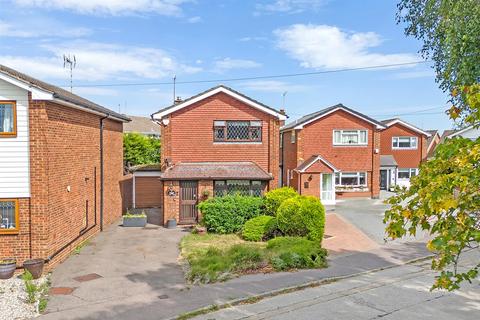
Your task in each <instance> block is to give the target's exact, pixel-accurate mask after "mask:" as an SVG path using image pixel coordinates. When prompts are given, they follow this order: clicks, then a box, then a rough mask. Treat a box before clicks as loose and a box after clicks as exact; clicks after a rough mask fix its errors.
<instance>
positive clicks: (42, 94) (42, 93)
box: [0, 72, 53, 100]
mask: <svg viewBox="0 0 480 320" xmlns="http://www.w3.org/2000/svg"><path fill="white" fill-rule="evenodd" d="M0 79H2V80H4V81H6V82H8V83H10V84H13V85H14V86H17V87H19V88H22V89H24V90H27V91H30V92H31V93H32V99H35V100H52V99H53V93H52V92H50V91H47V90H43V89H40V88H37V87H35V86H32V85H30V84H29V83H27V82H24V81H21V80H18V79H16V78H14V77H12V76H9V75H7V74H5V73H1V72H0Z"/></svg>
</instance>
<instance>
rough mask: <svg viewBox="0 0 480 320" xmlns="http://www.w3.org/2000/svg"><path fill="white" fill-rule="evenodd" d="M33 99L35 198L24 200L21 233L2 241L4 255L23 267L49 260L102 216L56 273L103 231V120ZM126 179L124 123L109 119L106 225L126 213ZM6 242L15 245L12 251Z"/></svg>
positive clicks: (32, 177)
mask: <svg viewBox="0 0 480 320" xmlns="http://www.w3.org/2000/svg"><path fill="white" fill-rule="evenodd" d="M29 99H30V102H29V129H30V187H31V198H30V199H21V200H20V212H19V214H20V233H19V235H17V236H11V237H10V238H7V239H8V240H7V242H5V241H1V245H0V250H1V251H0V254H1V255H2V256H4V255H13V256H15V258H17V260H18V262H19V263H20V264H21V262H22V261H23V260H24V259H26V258H30V257H32V258H47V257H49V256H50V255H52V254H54V253H55V252H56V251H57V250H59V249H60V248H62V247H63V246H64V245H66V244H67V243H68V242H70V241H71V240H72V239H75V238H76V237H77V236H79V234H80V231H81V230H83V229H86V228H88V227H91V226H93V225H94V223H95V212H96V216H97V218H96V220H97V226H96V227H95V228H93V229H91V230H90V231H89V232H86V233H84V234H83V236H82V237H80V238H79V239H78V240H77V241H76V242H74V243H72V244H71V245H70V246H69V247H68V248H67V249H66V250H64V251H62V252H61V253H60V254H58V255H57V256H56V257H55V258H54V259H53V260H52V261H51V263H50V264H49V265H48V268H52V267H53V266H54V265H55V264H56V263H58V262H59V261H61V260H62V259H64V258H65V257H66V256H68V254H69V252H70V251H71V250H72V249H73V248H75V246H76V245H78V243H80V242H81V241H83V240H85V239H86V238H88V237H90V236H92V235H93V234H95V233H96V232H98V231H99V230H100V155H99V150H100V130H99V125H100V116H97V115H93V114H91V113H86V112H83V111H79V110H75V109H72V108H68V107H64V106H60V105H57V104H55V103H52V102H48V101H39V100H31V97H29ZM122 178H123V140H122V123H120V122H117V121H113V120H105V130H104V199H105V201H104V225H108V224H110V223H112V222H113V221H115V220H116V219H118V218H119V217H120V215H121V213H122V198H121V192H120V182H121V180H122ZM87 202H88V205H87ZM87 216H88V218H87ZM30 217H31V218H30ZM30 219H31V223H29V222H30ZM87 219H88V223H87ZM30 232H31V239H29V234H30ZM0 239H2V240H4V239H3V237H2V238H0ZM4 243H9V244H10V245H8V249H7V250H5V248H4ZM30 247H31V248H30Z"/></svg>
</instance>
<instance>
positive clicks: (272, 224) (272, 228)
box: [263, 217, 284, 241]
mask: <svg viewBox="0 0 480 320" xmlns="http://www.w3.org/2000/svg"><path fill="white" fill-rule="evenodd" d="M283 235H284V234H283V233H282V231H280V229H279V228H278V220H277V218H276V217H274V218H273V219H271V220H270V221H268V223H267V225H266V226H265V233H264V235H263V240H264V241H267V240H270V239H273V238H275V237H280V236H283Z"/></svg>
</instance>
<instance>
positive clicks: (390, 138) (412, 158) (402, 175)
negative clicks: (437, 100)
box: [380, 119, 431, 190]
mask: <svg viewBox="0 0 480 320" xmlns="http://www.w3.org/2000/svg"><path fill="white" fill-rule="evenodd" d="M382 123H383V124H384V125H385V126H386V127H387V128H386V129H385V130H383V131H382V133H381V139H380V141H381V143H380V154H381V159H380V188H381V189H384V190H389V189H391V188H392V187H393V186H395V185H399V186H405V187H409V186H410V178H411V177H413V176H415V175H417V174H418V168H419V167H420V163H421V162H422V161H424V160H426V159H427V154H428V147H429V145H428V143H427V139H428V138H430V136H431V134H430V133H429V132H427V131H424V130H422V129H419V128H417V127H415V126H413V125H411V124H409V123H407V122H405V121H403V120H401V119H388V120H383V121H382Z"/></svg>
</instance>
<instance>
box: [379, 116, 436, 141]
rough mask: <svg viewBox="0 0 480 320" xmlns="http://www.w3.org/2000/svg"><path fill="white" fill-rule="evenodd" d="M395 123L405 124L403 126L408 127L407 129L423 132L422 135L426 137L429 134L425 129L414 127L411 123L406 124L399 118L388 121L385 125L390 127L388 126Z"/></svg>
mask: <svg viewBox="0 0 480 320" xmlns="http://www.w3.org/2000/svg"><path fill="white" fill-rule="evenodd" d="M396 123H400V124H401V125H402V126H405V127H407V128H409V129H411V130H413V131H415V132H418V133H420V134H423V135H425V136H427V138H428V137H430V136H431V134H430V133H428V132H426V131H423V130H422V129H419V128H417V127H414V126H412V125H411V124H408V123H406V122H404V121H402V120H400V119H396V120H393V121H390V122H389V123H387V126H388V127H390V126H392V125H394V124H396Z"/></svg>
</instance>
